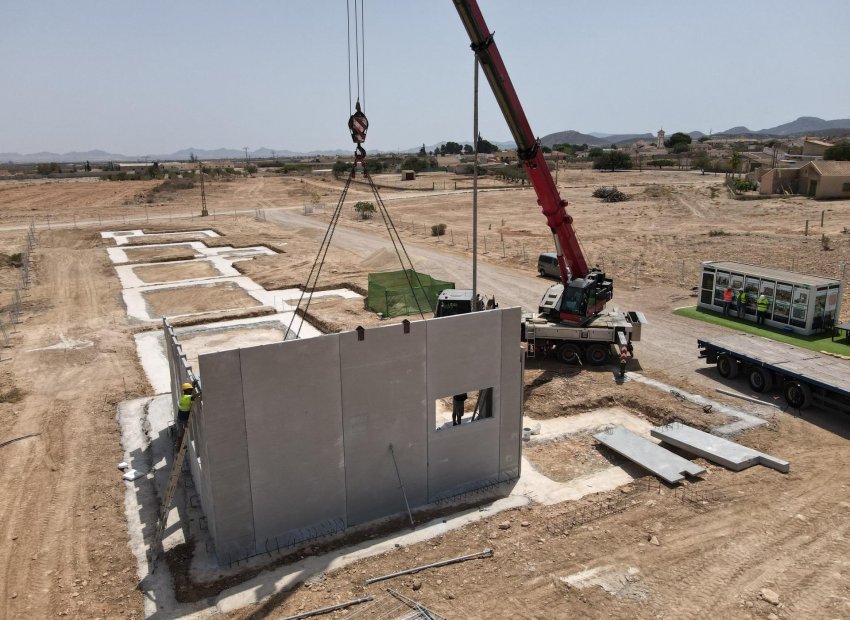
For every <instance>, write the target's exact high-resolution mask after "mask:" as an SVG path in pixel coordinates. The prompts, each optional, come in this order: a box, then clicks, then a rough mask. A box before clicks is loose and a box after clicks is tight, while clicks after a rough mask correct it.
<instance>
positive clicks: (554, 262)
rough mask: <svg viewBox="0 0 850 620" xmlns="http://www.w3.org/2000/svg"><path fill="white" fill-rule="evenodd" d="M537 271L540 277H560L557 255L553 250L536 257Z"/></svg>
mask: <svg viewBox="0 0 850 620" xmlns="http://www.w3.org/2000/svg"><path fill="white" fill-rule="evenodd" d="M537 273H539V274H540V275H541V276H542V277H544V278H545V277H546V276H549V277H551V278H558V279H559V280H560V279H561V269H560V267H558V255H557V254H555V253H554V252H544V253H543V254H541V255H540V256H539V257H538V258H537Z"/></svg>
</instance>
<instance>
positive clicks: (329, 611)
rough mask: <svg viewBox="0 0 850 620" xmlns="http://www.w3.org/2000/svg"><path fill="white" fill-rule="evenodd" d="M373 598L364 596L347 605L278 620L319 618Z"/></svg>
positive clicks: (341, 604) (342, 604) (323, 608)
mask: <svg viewBox="0 0 850 620" xmlns="http://www.w3.org/2000/svg"><path fill="white" fill-rule="evenodd" d="M374 598H375V597H374V596H364V597H363V598H356V599H354V600H353V601H348V602H347V603H340V604H339V605H331V606H330V607H322V608H321V609H314V610H313V611H305V612H304V613H301V614H296V615H294V616H286V617H285V618H281V619H280V620H301V618H312V617H313V616H321V615H322V614H329V613H331V612H332V611H336V610H338V609H346V608H347V607H352V606H354V605H359V604H360V603H368V602H369V601H371V600H373V599H374Z"/></svg>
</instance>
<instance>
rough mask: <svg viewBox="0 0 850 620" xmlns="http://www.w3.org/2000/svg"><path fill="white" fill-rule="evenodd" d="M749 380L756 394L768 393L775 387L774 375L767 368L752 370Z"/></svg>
mask: <svg viewBox="0 0 850 620" xmlns="http://www.w3.org/2000/svg"><path fill="white" fill-rule="evenodd" d="M748 378H749V380H750V387H751V388H753V391H754V392H759V393H761V392H767V391H768V390H770V387H771V386H772V385H773V375H772V374H771V373H770V371H769V370H767V369H766V368H751V369H750V374H749V377H748Z"/></svg>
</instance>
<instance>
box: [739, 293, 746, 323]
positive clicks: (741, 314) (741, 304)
mask: <svg viewBox="0 0 850 620" xmlns="http://www.w3.org/2000/svg"><path fill="white" fill-rule="evenodd" d="M746 305H747V291H745V290H744V289H741V292H740V293H738V318H739V319H743V318H744V311H745V308H746Z"/></svg>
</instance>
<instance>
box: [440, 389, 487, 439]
mask: <svg viewBox="0 0 850 620" xmlns="http://www.w3.org/2000/svg"><path fill="white" fill-rule="evenodd" d="M436 411H437V416H436V428H437V430H440V429H444V428H452V427H453V426H462V425H466V424H471V423H473V422H478V421H480V420H483V419H485V418H492V417H493V388H491V387H489V388H483V389H481V390H477V391H472V392H461V393H460V394H453V395H452V396H444V397H442V398H438V399H437V403H436Z"/></svg>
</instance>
